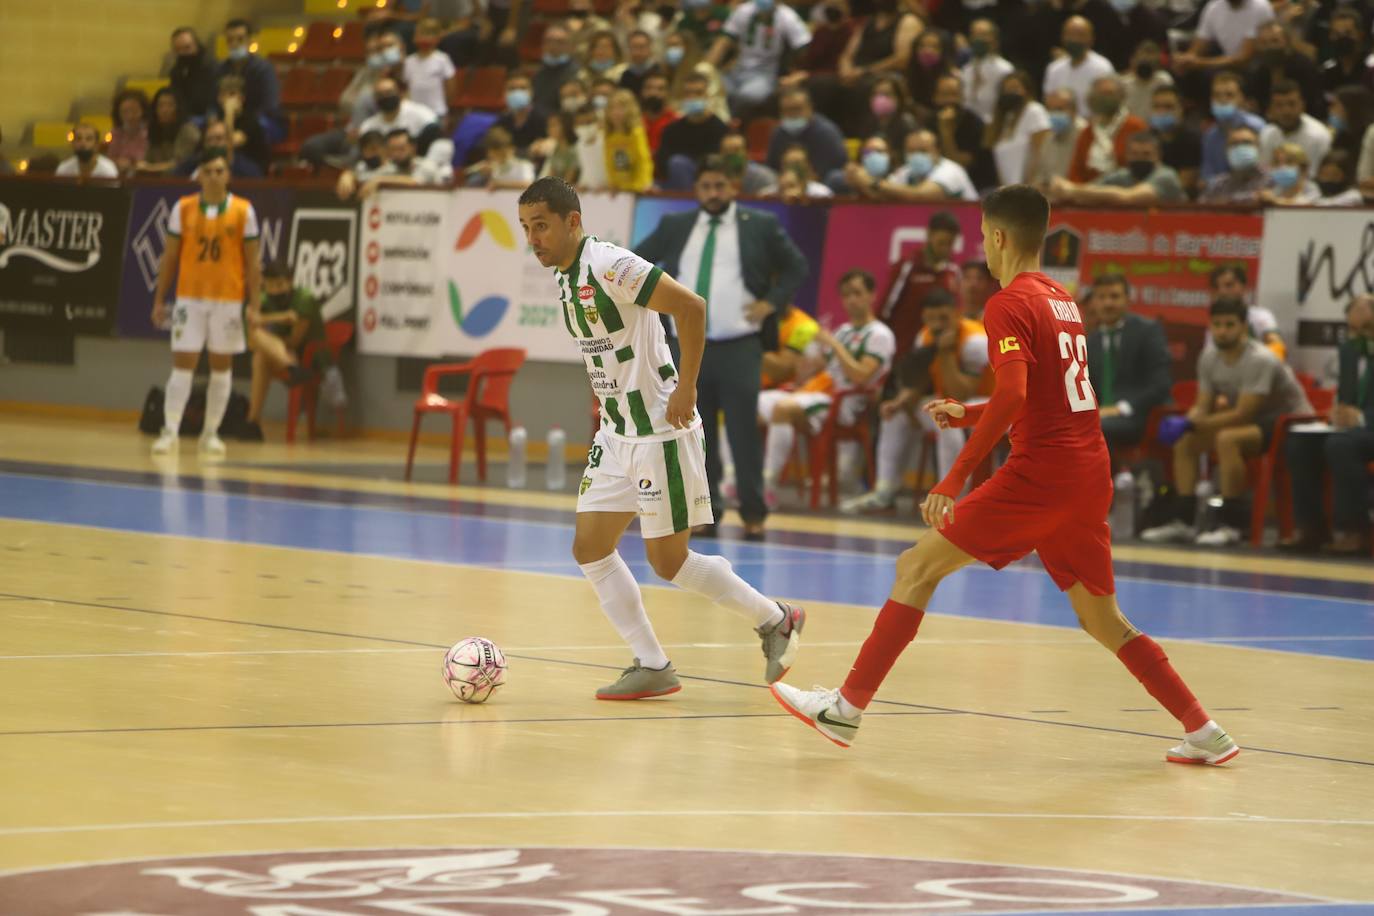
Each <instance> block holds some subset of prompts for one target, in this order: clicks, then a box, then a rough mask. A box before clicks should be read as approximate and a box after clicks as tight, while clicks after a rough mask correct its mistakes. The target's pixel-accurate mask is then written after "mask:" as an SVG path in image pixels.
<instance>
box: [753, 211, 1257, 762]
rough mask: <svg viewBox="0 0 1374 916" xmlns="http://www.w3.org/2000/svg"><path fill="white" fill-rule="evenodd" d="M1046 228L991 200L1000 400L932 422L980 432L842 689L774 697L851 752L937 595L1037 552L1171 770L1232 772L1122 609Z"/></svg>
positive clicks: (1101, 468)
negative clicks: (1162, 720) (973, 477)
mask: <svg viewBox="0 0 1374 916" xmlns="http://www.w3.org/2000/svg"><path fill="white" fill-rule="evenodd" d="M1049 216H1050V206H1049V203H1048V201H1046V200H1045V197H1044V195H1043V194H1041V193H1040V192H1039V191H1037V190H1036V189H1035V188H1032V187H1030V186H1029V185H1009V186H1007V187H1004V188H1001V189H999V190H997V191H994V192H993V193H991V194H989V195H988V196H987V197H986V198H984V200H983V248H984V250H985V251H986V253H987V263H988V267H989V269H990V270H991V271H992V274H993V276H994V277H996V278H997V279H998V280H999V281H1001V283H1002V287H1003V288H1002V290H1001V291H1000V292H998V293H996V294H994V295H993V297H992V298H991V299H990V300H988V304H987V311H986V313H985V314H984V322H985V324H986V327H987V336H988V357H989V362H990V364H991V366H992V368H993V371H994V372H995V373H996V388H995V390H994V392H993V395H992V399H991V400H990V401H988V403H987V404H984V405H979V406H969V407H966V406H965V405H963V404H961V403H959V402H957V401H949V400H946V401H940V402H937V403H932V404H930V405H928V406H927V408H926V409H927V410H928V411H930V413H931V414H932V416H934V417H935V419H936V421H937V422H938V423H940V424H941V425H942V426H944V425H950V426H973V425H974V424H977V425H976V427H975V428H974V431H973V434H972V436H971V437H970V438H969V441H968V443H967V444H966V445H965V446H964V449H963V451H962V452H960V454H959V458H958V460H956V461H955V463H954V466H953V468H951V469H950V471H949V473H948V474H947V475H946V476H945V478H944V480H942V481H940V483H939V484H938V485H936V487H935V488H934V489H933V490H931V492H930V495H929V496H928V497H927V498H926V500H925V502H924V503H922V504H921V514H922V516H923V517H924V518H925V520H926V523H927V524H929V525H930V526H931V527H932V528H934V529H935V530H934V531H932V532H930V533H929V534H927V535H926V536H925V537H923V538H921V540H920V541H918V542H917V544H916V546H914V547H912V548H910V549H909V550H907V551H905V552H904V553H903V554H902V555H901V556H900V557H899V558H898V560H897V581H896V583H895V584H894V585H893V587H892V593H891V595H890V597H889V598H888V601H887V603H886V604H884V605H883V608H882V610H881V611H880V612H879V614H878V619H877V621H876V622H875V623H874V625H873V632H872V633H870V634H869V636H868V639H867V640H866V641H865V642H864V644H863V648H862V649H860V650H859V657H858V658H857V659H856V660H855V662H854V667H853V668H851V669H850V671H849V677H848V678H846V679H845V682H844V686H843V687H840V688H838V689H835V690H825V689H817V690H809V691H806V690H798V689H797V688H795V687H790V686H788V685H787V684H784V683H782V682H778V683H775V684H773V685H772V687H771V688H770V689H771V690H772V692H773V696H774V697H775V698H776V699H777V701H778V702H779V703H780V704H782V706H783V707H784V708H785V709H786V710H787V711H788V712H790V713H792V715H794V716H796V717H797V718H798V719H801V720H802V721H803V722H805V723H807V724H808V725H810V726H811V727H813V728H815V729H816V730H817V731H819V732H820V733H821V734H822V735H824V736H825V737H827V738H829V739H830V740H831V741H833V742H835V743H836V744H838V745H840V746H841V747H848V746H849V745H850V744H851V743H852V742H853V741H854V739H855V737H856V735H857V734H858V730H859V725H860V722H861V721H862V718H863V711H864V709H865V708H866V707H867V706H868V704H869V703H870V702H871V701H872V699H873V695H874V694H875V693H876V692H877V690H878V688H879V686H880V685H881V684H882V682H883V679H884V678H886V677H887V674H888V672H889V671H890V670H892V666H893V664H894V663H896V661H897V657H898V656H899V655H901V653H902V651H903V650H904V649H905V648H906V646H907V644H908V643H910V642H911V641H912V640H913V639H914V638H915V637H916V631H917V628H918V627H919V626H920V624H921V618H922V617H923V616H924V611H923V610H922V608H924V607H926V605H927V604H928V603H929V601H930V597H931V595H932V594H934V592H935V587H936V586H937V585H938V584H939V583H940V581H941V580H942V579H944V578H945V577H946V576H948V575H950V574H951V573H953V572H955V571H956V570H958V569H960V568H962V567H964V566H967V565H968V564H970V563H973V562H974V561H981V562H984V563H987V564H988V565H989V566H991V567H993V568H994V569H1001V568H1002V567H1004V566H1006V565H1007V564H1008V563H1011V562H1012V561H1014V560H1017V559H1020V558H1021V557H1023V556H1025V555H1026V554H1028V553H1030V552H1031V551H1032V550H1033V551H1035V552H1036V553H1037V554H1039V556H1040V561H1041V563H1042V564H1043V565H1044V567H1045V571H1046V572H1048V573H1049V574H1050V577H1051V578H1052V579H1054V582H1055V584H1056V585H1058V586H1059V588H1060V589H1062V590H1063V591H1066V592H1068V595H1069V602H1070V604H1072V605H1073V609H1074V612H1075V613H1076V614H1077V615H1078V622H1079V624H1080V625H1081V626H1082V627H1083V629H1084V630H1085V631H1087V633H1088V634H1089V635H1090V636H1092V637H1093V638H1094V639H1096V640H1097V641H1098V642H1099V643H1101V644H1102V645H1103V647H1105V648H1107V649H1109V650H1110V651H1112V652H1113V653H1115V655H1116V656H1117V658H1119V659H1120V660H1121V662H1122V664H1124V665H1125V666H1126V668H1127V670H1129V671H1130V672H1131V674H1133V675H1134V676H1135V677H1136V679H1137V680H1139V681H1140V682H1141V684H1142V685H1144V687H1145V689H1146V690H1147V691H1149V693H1150V695H1151V696H1152V697H1154V698H1155V699H1156V700H1157V701H1159V703H1160V705H1161V706H1163V707H1164V708H1165V709H1167V710H1168V711H1169V713H1170V714H1171V715H1173V716H1174V718H1176V719H1178V720H1179V722H1180V723H1181V724H1182V726H1183V729H1184V731H1185V732H1186V735H1185V737H1184V739H1183V741H1182V742H1181V743H1180V744H1179V745H1178V746H1176V747H1174V748H1171V749H1170V750H1169V752H1168V753H1167V755H1166V757H1165V759H1167V760H1169V761H1171V762H1173V763H1201V764H1221V763H1225V762H1226V761H1228V760H1230V759H1232V758H1233V757H1235V756H1236V755H1237V754H1239V753H1240V748H1239V747H1237V746H1236V743H1235V742H1234V741H1233V740H1231V737H1230V736H1229V735H1227V734H1226V732H1224V731H1223V730H1222V729H1221V727H1220V726H1218V725H1217V724H1216V723H1215V722H1213V721H1212V720H1211V718H1210V717H1209V716H1208V715H1207V713H1206V711H1204V710H1203V708H1202V704H1201V703H1199V702H1198V700H1197V698H1196V697H1195V696H1193V693H1192V691H1191V690H1189V689H1188V686H1187V685H1186V684H1185V683H1184V682H1183V679H1182V678H1181V677H1179V675H1178V673H1177V672H1176V671H1175V670H1174V668H1173V665H1171V664H1170V663H1169V659H1168V657H1167V656H1166V655H1165V654H1164V650H1163V649H1161V648H1160V647H1159V645H1158V644H1157V643H1155V641H1154V640H1152V639H1150V637H1148V636H1146V635H1144V634H1143V633H1141V632H1140V631H1139V630H1137V629H1136V628H1135V627H1134V626H1132V625H1131V622H1130V621H1129V620H1127V619H1126V618H1125V616H1124V615H1123V614H1122V613H1121V609H1120V608H1119V607H1118V606H1117V603H1116V594H1115V593H1116V586H1115V582H1114V581H1113V577H1112V548H1111V532H1110V531H1109V529H1108V528H1107V511H1108V509H1109V508H1110V507H1111V502H1112V480H1111V465H1110V462H1109V460H1108V457H1107V446H1106V443H1105V441H1104V440H1103V438H1102V432H1101V428H1100V425H1099V422H1098V413H1097V397H1096V395H1095V394H1094V393H1093V388H1092V384H1091V383H1090V381H1089V379H1088V366H1087V347H1088V344H1087V337H1086V335H1085V333H1084V330H1083V319H1082V317H1081V315H1080V314H1079V310H1078V306H1077V305H1076V304H1075V303H1074V301H1073V297H1072V296H1070V295H1069V294H1068V293H1067V292H1065V291H1064V289H1063V288H1062V287H1060V286H1059V284H1057V283H1055V282H1054V281H1053V280H1051V279H1050V278H1049V277H1047V276H1045V275H1044V274H1043V273H1041V272H1040V252H1041V249H1042V248H1043V246H1044V241H1045V230H1046V228H1047V226H1048V225H1049ZM1008 429H1010V433H1009V434H1010V438H1011V455H1010V457H1009V458H1008V459H1007V462H1006V464H1005V465H1003V466H1002V467H1001V468H1000V469H999V470H998V471H997V473H995V474H994V475H993V476H992V478H991V479H989V480H988V481H987V483H985V484H983V485H982V486H980V487H978V488H977V489H975V490H974V491H973V492H972V493H970V494H969V495H968V496H967V497H966V498H965V499H964V500H963V501H961V502H960V503H959V504H958V506H957V507H956V505H955V499H956V497H957V495H958V494H959V492H960V491H961V490H962V489H963V486H964V481H965V480H967V479H968V476H969V474H970V473H971V472H972V471H973V469H974V468H976V467H977V466H978V465H979V464H980V463H981V462H982V461H983V459H984V458H985V457H986V456H987V454H988V452H990V451H991V450H992V448H993V446H995V445H996V444H997V442H998V441H1000V440H1001V438H1002V436H1003V434H1005V433H1008ZM956 508H957V512H956Z"/></svg>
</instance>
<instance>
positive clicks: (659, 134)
mask: <svg viewBox="0 0 1374 916" xmlns="http://www.w3.org/2000/svg"><path fill="white" fill-rule="evenodd" d="M639 108H640V110H641V111H643V112H644V135H645V136H646V137H648V139H649V152H651V153H654V154H655V155H657V154H658V144H659V142H660V141H662V139H663V128H665V127H667V126H668V125H669V124H671V123H673V122H674V121H676V120H677V118H678V113H677V112H676V111H674V110H673V109H672V108H671V107H669V105H668V77H666V76H664V75H663V74H662V73H658V72H657V71H655V72H652V73H648V74H646V75H645V77H644V81H643V82H642V83H641V84H640V87H639Z"/></svg>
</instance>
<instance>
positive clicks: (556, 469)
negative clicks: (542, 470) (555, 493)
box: [544, 426, 568, 490]
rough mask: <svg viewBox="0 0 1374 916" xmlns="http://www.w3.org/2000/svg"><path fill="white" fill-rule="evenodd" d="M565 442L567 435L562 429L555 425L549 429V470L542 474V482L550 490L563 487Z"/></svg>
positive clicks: (565, 471) (565, 463)
mask: <svg viewBox="0 0 1374 916" xmlns="http://www.w3.org/2000/svg"><path fill="white" fill-rule="evenodd" d="M567 444H568V437H567V436H566V435H564V433H563V430H561V429H559V428H558V427H557V426H555V427H554V428H553V429H551V430H549V470H548V473H547V474H545V476H544V482H545V484H546V485H547V486H548V488H549V489H550V490H561V489H563V478H564V475H565V474H567V471H568V465H567V462H566V461H565V460H564V456H563V451H564V447H565V446H566V445H567Z"/></svg>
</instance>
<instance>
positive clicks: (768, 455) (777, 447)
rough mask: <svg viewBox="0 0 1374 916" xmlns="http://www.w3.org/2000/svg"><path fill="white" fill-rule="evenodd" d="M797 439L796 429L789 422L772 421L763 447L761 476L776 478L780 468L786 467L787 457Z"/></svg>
mask: <svg viewBox="0 0 1374 916" xmlns="http://www.w3.org/2000/svg"><path fill="white" fill-rule="evenodd" d="M796 441H797V431H796V429H794V428H793V427H792V424H791V423H774V424H772V425H771V426H769V427H768V443H767V444H766V445H765V446H764V449H763V476H764V477H766V478H768V479H769V480H777V479H778V477H780V476H781V475H782V469H783V468H785V467H787V459H788V458H790V457H792V446H793V445H794V444H795V443H796Z"/></svg>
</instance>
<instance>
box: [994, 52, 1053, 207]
mask: <svg viewBox="0 0 1374 916" xmlns="http://www.w3.org/2000/svg"><path fill="white" fill-rule="evenodd" d="M998 90H999V91H998V94H997V105H996V111H995V113H994V114H993V117H992V121H991V122H989V124H988V130H987V140H986V144H987V145H988V146H989V147H991V148H992V155H993V159H994V160H995V161H996V163H997V178H998V180H999V181H1000V182H1001V183H1002V184H1019V183H1021V182H1029V181H1031V180H1032V179H1034V177H1035V176H1036V175H1037V174H1039V172H1040V151H1041V148H1042V147H1043V146H1044V145H1045V140H1046V139H1047V138H1048V137H1049V134H1050V119H1049V115H1048V114H1047V113H1046V112H1045V108H1044V106H1043V105H1041V104H1040V103H1039V102H1037V101H1036V100H1035V97H1034V94H1033V93H1034V90H1033V89H1032V85H1031V78H1030V74H1028V73H1026V71H1024V70H1014V71H1012V72H1011V73H1008V74H1007V75H1006V76H1005V77H1003V78H1002V84H1001V86H999V87H998Z"/></svg>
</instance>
